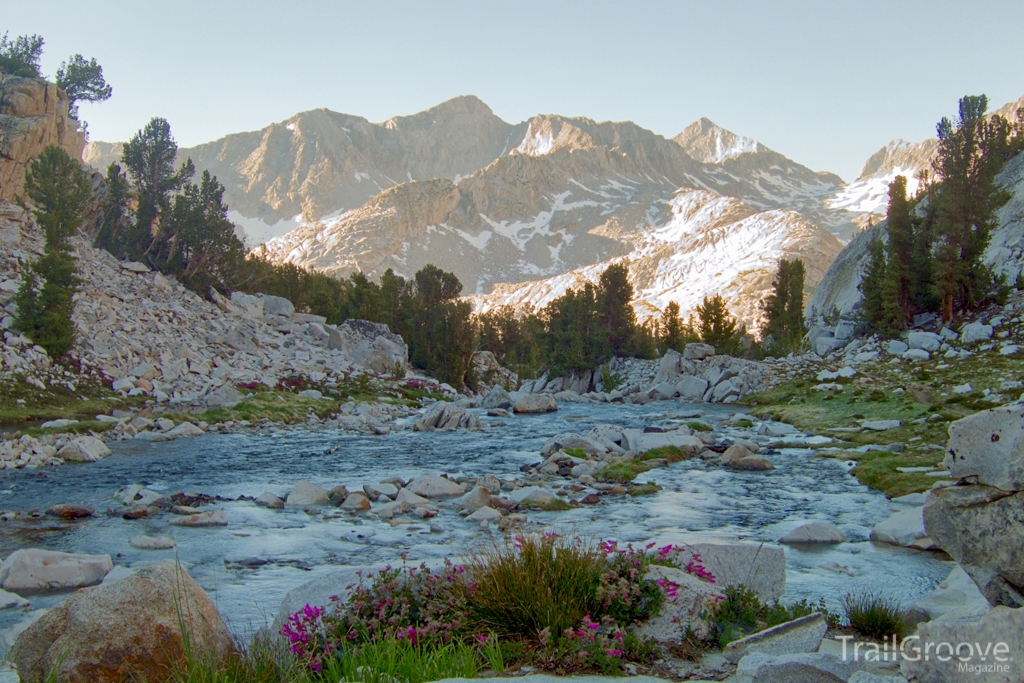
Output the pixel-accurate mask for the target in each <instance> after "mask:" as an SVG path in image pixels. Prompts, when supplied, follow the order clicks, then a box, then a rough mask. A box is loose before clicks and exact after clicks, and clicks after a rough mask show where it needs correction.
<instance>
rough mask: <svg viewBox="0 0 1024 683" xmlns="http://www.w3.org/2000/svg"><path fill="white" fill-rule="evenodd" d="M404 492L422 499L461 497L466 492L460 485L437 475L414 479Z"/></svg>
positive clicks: (425, 475)
mask: <svg viewBox="0 0 1024 683" xmlns="http://www.w3.org/2000/svg"><path fill="white" fill-rule="evenodd" d="M405 490H406V491H408V492H409V493H414V494H416V495H417V496H422V497H424V498H447V497H448V496H461V495H462V494H463V493H465V492H466V490H465V489H464V488H463V487H462V484H458V483H456V482H454V481H452V480H451V479H446V478H445V477H442V476H441V475H439V474H424V475H422V476H419V477H416V478H415V479H413V480H412V481H410V482H409V484H408V485H407V486H406V487H405Z"/></svg>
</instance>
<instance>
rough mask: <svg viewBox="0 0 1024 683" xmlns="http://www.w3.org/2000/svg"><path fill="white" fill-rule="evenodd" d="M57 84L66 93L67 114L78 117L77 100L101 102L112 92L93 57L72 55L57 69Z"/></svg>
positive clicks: (101, 69) (107, 98) (101, 68)
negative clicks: (87, 58)
mask: <svg viewBox="0 0 1024 683" xmlns="http://www.w3.org/2000/svg"><path fill="white" fill-rule="evenodd" d="M56 81H57V85H59V86H60V88H61V89H62V90H63V91H64V92H65V93H67V96H68V115H69V116H71V117H72V118H76V119H77V118H78V103H79V102H103V101H105V100H109V99H110V95H111V93H112V92H113V90H112V89H111V87H110V86H109V85H107V82H106V80H104V78H103V67H102V66H100V65H99V64H97V63H96V60H95V59H90V60H86V59H85V57H83V56H82V55H74V56H72V57H71V58H70V59H69V60H68V61H66V62H62V63H61V65H60V67H59V68H58V69H57V78H56Z"/></svg>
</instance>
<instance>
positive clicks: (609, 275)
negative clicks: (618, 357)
mask: <svg viewBox="0 0 1024 683" xmlns="http://www.w3.org/2000/svg"><path fill="white" fill-rule="evenodd" d="M597 291H598V301H597V306H598V315H600V316H601V319H602V321H603V323H604V327H605V329H606V330H607V331H608V343H609V344H611V347H612V352H613V353H623V352H626V351H627V350H629V346H630V342H631V341H632V340H633V336H634V328H635V327H636V313H635V312H634V310H633V305H632V303H631V301H632V299H633V285H631V284H629V268H628V267H627V266H626V265H625V264H623V263H619V264H614V265H611V266H608V267H607V268H606V269H605V271H604V272H603V273H601V277H600V278H599V281H598V290H597Z"/></svg>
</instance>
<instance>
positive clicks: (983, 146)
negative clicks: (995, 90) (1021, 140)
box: [933, 95, 1010, 321]
mask: <svg viewBox="0 0 1024 683" xmlns="http://www.w3.org/2000/svg"><path fill="white" fill-rule="evenodd" d="M987 108H988V98H987V97H986V96H985V95H979V96H971V95H969V96H967V97H964V98H962V99H961V100H960V107H959V109H960V111H959V116H958V118H957V120H956V121H955V122H954V121H951V120H949V119H948V118H943V119H942V120H941V121H940V122H939V124H938V126H937V131H938V137H939V148H938V152H937V157H936V160H935V162H933V166H934V169H935V172H936V175H937V176H938V178H939V180H940V184H939V186H938V187H937V190H936V193H935V203H936V211H937V218H936V223H935V228H934V237H935V249H934V252H935V260H934V289H935V294H936V296H937V297H938V298H939V300H940V302H941V305H942V315H943V319H944V320H946V321H949V320H951V319H952V317H953V314H954V313H955V312H957V311H962V312H969V311H973V310H976V309H977V308H978V307H979V306H980V304H981V302H982V301H983V300H984V299H985V298H986V297H987V296H988V295H989V293H990V291H991V289H992V286H993V283H994V280H993V275H992V272H991V269H990V268H988V266H986V265H985V263H984V262H983V261H982V256H983V255H984V253H985V249H986V248H987V247H988V243H989V239H990V235H991V231H992V229H993V228H994V227H995V226H996V209H997V208H998V207H999V206H1000V205H1001V204H1002V203H1004V202H1005V200H1006V198H1007V196H1006V194H1005V193H1004V192H1003V191H1001V190H1000V189H999V187H997V185H996V183H995V176H996V173H997V172H998V171H999V169H1000V168H1001V167H1002V164H1003V163H1004V161H1005V158H1006V155H1007V154H1008V153H1009V150H1010V141H1009V134H1010V128H1009V124H1007V123H1006V121H1005V120H1004V119H1003V118H1002V117H999V116H996V117H992V118H991V119H989V118H986V117H985V111H986V109H987Z"/></svg>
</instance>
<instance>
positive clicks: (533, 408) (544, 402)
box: [512, 394, 558, 414]
mask: <svg viewBox="0 0 1024 683" xmlns="http://www.w3.org/2000/svg"><path fill="white" fill-rule="evenodd" d="M556 410H558V403H557V402H556V401H555V398H554V396H551V395H550V394H526V395H524V396H520V397H519V400H518V401H516V404H515V405H514V406H512V412H514V413H516V414H531V413H551V412H554V411H556Z"/></svg>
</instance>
